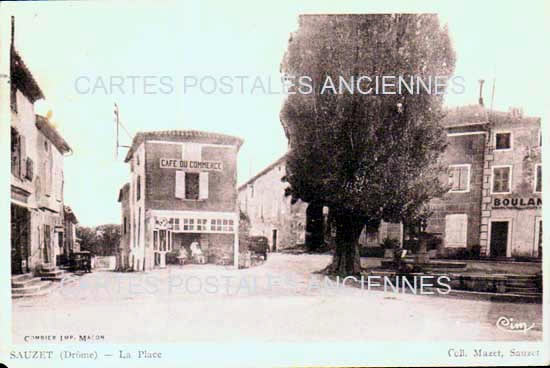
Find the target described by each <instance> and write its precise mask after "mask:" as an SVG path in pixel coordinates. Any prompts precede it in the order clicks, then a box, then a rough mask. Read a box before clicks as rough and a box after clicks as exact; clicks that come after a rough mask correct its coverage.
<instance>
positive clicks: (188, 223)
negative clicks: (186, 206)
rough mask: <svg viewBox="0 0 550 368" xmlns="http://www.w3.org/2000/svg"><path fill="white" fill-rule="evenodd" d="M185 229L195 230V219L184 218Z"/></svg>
mask: <svg viewBox="0 0 550 368" xmlns="http://www.w3.org/2000/svg"><path fill="white" fill-rule="evenodd" d="M183 230H188V231H192V230H195V219H188V218H184V219H183Z"/></svg>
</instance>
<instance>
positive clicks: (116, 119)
mask: <svg viewBox="0 0 550 368" xmlns="http://www.w3.org/2000/svg"><path fill="white" fill-rule="evenodd" d="M114 114H115V124H116V147H115V160H117V159H118V124H119V120H118V105H117V104H116V102H115V110H114Z"/></svg>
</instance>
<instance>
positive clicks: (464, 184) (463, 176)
mask: <svg viewBox="0 0 550 368" xmlns="http://www.w3.org/2000/svg"><path fill="white" fill-rule="evenodd" d="M459 170H460V185H459V189H460V190H466V188H468V179H469V175H468V168H467V167H461V168H460V169H459Z"/></svg>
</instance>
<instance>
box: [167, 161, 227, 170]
mask: <svg viewBox="0 0 550 368" xmlns="http://www.w3.org/2000/svg"><path fill="white" fill-rule="evenodd" d="M160 168H161V169H195V170H202V171H222V170H223V164H222V162H220V161H192V160H180V159H175V158H161V159H160Z"/></svg>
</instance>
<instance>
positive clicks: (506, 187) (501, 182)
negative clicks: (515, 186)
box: [493, 166, 512, 193]
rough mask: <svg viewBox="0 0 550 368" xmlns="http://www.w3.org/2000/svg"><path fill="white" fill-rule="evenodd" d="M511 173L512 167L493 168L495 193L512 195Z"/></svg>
mask: <svg viewBox="0 0 550 368" xmlns="http://www.w3.org/2000/svg"><path fill="white" fill-rule="evenodd" d="M511 171H512V168H511V167H510V166H495V167H493V193H510V188H511V179H512V175H511Z"/></svg>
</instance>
